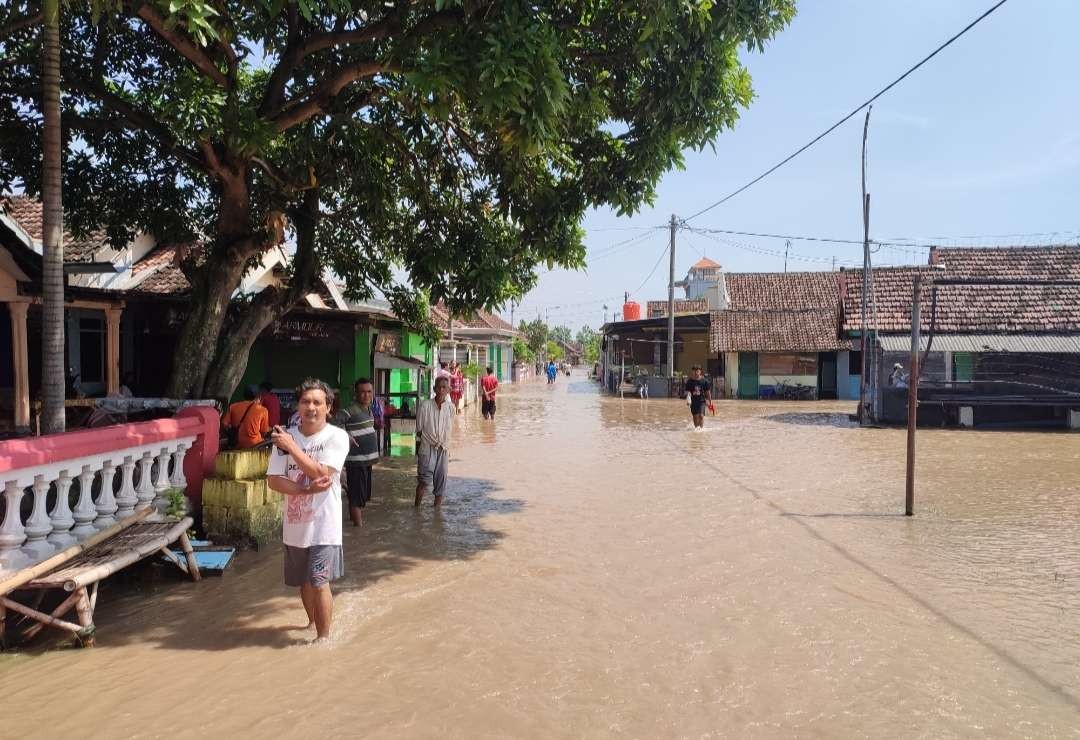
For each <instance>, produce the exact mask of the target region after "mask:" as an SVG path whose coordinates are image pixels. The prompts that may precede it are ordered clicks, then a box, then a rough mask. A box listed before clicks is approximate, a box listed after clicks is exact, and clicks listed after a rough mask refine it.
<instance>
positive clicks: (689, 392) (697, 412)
mask: <svg viewBox="0 0 1080 740" xmlns="http://www.w3.org/2000/svg"><path fill="white" fill-rule="evenodd" d="M685 391H686V397H687V398H688V399H689V401H690V415H691V416H692V417H694V428H695V429H701V428H702V427H703V426H705V404H706V403H707V402H710V401H711V399H712V397H711V395H710V391H711V388H710V386H709V381H707V380H705V377H704V373H703V372H702V370H701V365H694V366H693V367H692V368H691V369H690V377H689V378H688V379H687V380H686V386H685Z"/></svg>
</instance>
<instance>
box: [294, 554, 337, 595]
mask: <svg viewBox="0 0 1080 740" xmlns="http://www.w3.org/2000/svg"><path fill="white" fill-rule="evenodd" d="M343 575H345V564H344V562H343V559H342V557H341V545H312V546H311V547H293V546H292V545H285V585H286V586H297V587H299V586H303V585H304V584H305V583H307V584H310V585H312V586H315V587H316V588H318V587H319V586H325V585H326V584H328V583H330V581H336V580H337V579H339V578H341V577H342V576H343Z"/></svg>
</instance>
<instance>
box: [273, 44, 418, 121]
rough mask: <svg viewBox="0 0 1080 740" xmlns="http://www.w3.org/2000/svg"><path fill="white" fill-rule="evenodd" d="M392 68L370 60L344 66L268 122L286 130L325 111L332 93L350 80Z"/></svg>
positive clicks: (334, 94) (348, 83) (333, 95)
mask: <svg viewBox="0 0 1080 740" xmlns="http://www.w3.org/2000/svg"><path fill="white" fill-rule="evenodd" d="M393 71H397V70H396V69H395V68H392V67H391V66H390V65H387V64H380V63H378V62H372V61H363V62H357V63H356V64H351V65H349V66H347V67H343V68H342V69H340V70H338V71H337V72H336V73H335V74H332V75H330V76H329V77H327V78H326V79H324V80H323V81H322V82H320V83H319V84H318V85H316V86H315V88H314V89H313V90H312V91H311V92H310V93H309V94H308V95H307V96H306V97H303V98H301V99H300V100H297V101H294V102H292V103H290V104H289V105H287V106H286V107H285V109H284V110H282V111H281V113H279V114H278V115H276V116H274V117H273V118H271V119H270V122H271V123H273V124H274V128H275V129H276V130H277V131H278V132H281V131H286V130H288V129H290V128H292V127H293V126H296V125H297V124H300V123H303V122H304V121H306V120H308V119H309V118H312V117H314V116H316V115H318V114H319V113H328V112H329V111H330V105H331V104H332V103H333V101H334V97H335V96H336V95H337V94H338V93H339V92H341V91H342V90H343V89H344V88H345V87H347V86H348V85H350V84H351V83H353V82H356V81H357V80H362V79H366V78H368V77H374V76H375V75H377V74H380V73H385V72H393Z"/></svg>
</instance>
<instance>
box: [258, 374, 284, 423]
mask: <svg viewBox="0 0 1080 740" xmlns="http://www.w3.org/2000/svg"><path fill="white" fill-rule="evenodd" d="M259 387H260V388H261V389H262V393H261V394H259V402H260V403H261V404H262V405H263V408H265V409H266V413H267V416H269V419H268V422H267V423H269V424H270V427H271V428H273V427H276V426H277V425H278V424H280V423H281V401H280V400H278V397H277V394H276V393H274V384H273V383H271V382H270V381H269V380H264V381H263V383H262V385H261V386H259Z"/></svg>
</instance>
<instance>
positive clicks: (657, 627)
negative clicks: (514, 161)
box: [0, 376, 1080, 738]
mask: <svg viewBox="0 0 1080 740" xmlns="http://www.w3.org/2000/svg"><path fill="white" fill-rule="evenodd" d="M852 411H853V408H852V406H851V404H846V403H834V402H823V403H785V402H760V403H757V402H729V401H724V402H719V403H717V414H716V416H714V417H708V418H707V420H706V427H705V429H704V430H703V431H700V432H694V431H692V430H691V428H690V423H689V414H688V413H687V410H686V406H685V404H683V403H681V402H679V401H669V400H659V399H653V400H649V401H642V400H640V399H638V398H626V399H622V400H620V399H618V398H610V397H604V396H601V395H600V394H599V393H598V391H597V390H596V388H595V386H594V385H592V384H591V383H590V382H589V381H588V380H586V379H585V378H584V377H583V376H574V377H572V378H560V379H559V381H558V382H557V383H556V385H555V386H554V387H548V386H547V385H546V384H544V383H535V382H534V383H530V384H527V385H525V386H523V387H520V388H514V389H507V390H505V391H504V392H502V393H501V394H500V397H499V411H498V417H497V419H496V421H495V422H494V423H493V424H492V423H489V422H485V421H484V420H482V419H480V417H479V414H478V413H476V410H475V409H470V410H468V411H467V412H466V413H465V414H463V415H461V416H459V417H457V425H456V430H455V433H454V440H453V442H454V447H453V450H452V454H451V470H450V472H451V476H452V481H451V484H450V486H451V488H450V491H449V493H448V496H447V499H448V502H447V504H446V506H445V507H444V511H443V512H442V513H441V514H438V513H436V512H434V511H433V510H432V509H431V508H429V507H425V508H424V509H423V510H421V511H420V512H419V513H417V512H414V511H413V510H412V507H411V499H412V487H413V485H414V480H413V478H412V471H411V470H410V462H411V461H410V459H408V458H396V459H394V460H393V461H391V462H389V463H386V464H385V465H383V466H382V468H381V469H380V470H379V471H378V472H377V473H376V486H377V488H376V495H375V500H374V502H373V504H372V505H371V508H369V509H368V511H367V513H366V514H365V520H366V522H367V524H366V526H365V527H364V528H363V529H360V530H352V529H347V531H346V545H345V549H346V574H347V575H346V579H345V580H344V581H343V582H342V583H340V587H339V588H338V593H339V596H338V598H337V624H336V627H335V630H336V634H335V639H334V641H333V643H332V644H330V645H329V646H326V647H321V646H320V647H309V646H307V645H305V644H303V643H304V640H303V637H304V635H303V633H301V632H298V631H290V630H288V629H285V628H287V627H289V626H295V625H296V623H297V622H302V621H303V615H302V613H301V611H300V610H299V608H298V602H297V600H296V598H295V596H294V594H293V593H291V592H290V591H289V590H288V589H286V588H285V587H284V586H282V585H281V573H280V570H281V561H280V554H279V553H278V552H276V551H272V552H270V553H266V552H263V553H245V554H243V556H242V557H241V558H240V561H239V563H238V566H237V568H236V570H235V571H233V572H230V573H228V574H227V575H226V576H225V577H224V578H221V579H207V580H205V581H204V582H202V583H200V584H189V583H183V582H179V581H177V582H176V583H167V584H164V586H163V587H161V588H160V589H158V590H157V591H156V592H155V593H152V594H149V595H145V594H144V595H143V597H142V598H140V597H137V596H135V595H125V596H122V597H121V596H117V595H111V596H110V597H109V598H105V596H103V604H102V606H100V607H99V619H98V622H99V634H98V647H97V648H94V649H93V650H82V651H71V650H64V651H55V652H49V653H45V654H35V653H34V652H33V651H30V652H24V653H20V654H17V655H13V656H12V655H6V656H0V685H2V688H3V692H2V695H3V696H4V699H3V707H4V710H5V711H4V724H5V733H4V734H5V735H10V736H21V735H24V734H29V733H32V732H33V733H41V732H42V731H43V730H45V728H46V726H45V725H43V724H42V723H43V722H47V732H48V733H49V734H54V735H57V736H59V735H65V734H66V735H73V736H80V737H81V736H87V735H95V736H100V737H124V736H133V735H140V736H159V735H162V736H164V735H168V736H178V737H188V736H196V735H203V736H205V735H208V734H211V733H212V734H213V735H215V736H231V737H239V736H269V735H272V736H287V737H314V736H332V737H337V736H352V737H355V736H365V737H387V738H391V737H392V738H402V737H440V738H444V737H461V738H474V737H535V738H549V737H608V736H628V737H649V738H660V737H683V736H685V737H731V736H738V737H791V736H807V735H819V736H843V737H846V736H868V737H898V736H903V737H934V738H938V737H976V736H978V737H985V736H994V737H1001V736H1015V737H1051V736H1058V737H1061V736H1073V735H1074V734H1075V733H1076V729H1077V728H1078V727H1080V437H1077V436H1076V435H1073V436H1070V435H1069V434H1067V433H1034V432H1015V433H1013V432H992V433H987V432H975V431H946V430H926V431H920V433H919V440H918V444H919V458H918V466H917V473H918V476H917V479H918V491H917V499H916V506H917V516H916V517H914V518H910V519H909V518H905V517H903V516H900V513H902V511H903V496H904V454H903V453H904V444H905V441H904V432H903V431H902V430H863V429H859V428H857V427H856V426H855V425H854V424H853V423H852V422H851V421H850V419H849V417H848V414H849V413H850V412H852ZM46 706H49V707H52V710H51V711H49V712H48V713H47V714H48V717H49V718H48V719H47V720H46V719H45V716H46V715H45V714H44V713H43V709H42V708H43V707H46Z"/></svg>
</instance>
